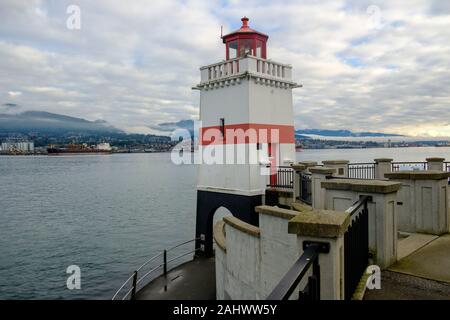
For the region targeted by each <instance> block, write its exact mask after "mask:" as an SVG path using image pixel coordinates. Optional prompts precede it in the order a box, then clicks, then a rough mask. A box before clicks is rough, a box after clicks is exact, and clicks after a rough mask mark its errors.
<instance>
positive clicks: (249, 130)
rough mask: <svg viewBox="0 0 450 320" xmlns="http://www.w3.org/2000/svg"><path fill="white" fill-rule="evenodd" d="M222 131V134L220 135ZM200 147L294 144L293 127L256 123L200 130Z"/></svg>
mask: <svg viewBox="0 0 450 320" xmlns="http://www.w3.org/2000/svg"><path fill="white" fill-rule="evenodd" d="M222 131H223V134H222ZM199 143H200V145H210V144H241V143H242V144H243V143H245V144H248V143H295V138H294V126H289V125H273V124H258V123H241V124H229V125H225V126H224V127H223V128H222V127H221V126H211V127H203V128H200V142H199Z"/></svg>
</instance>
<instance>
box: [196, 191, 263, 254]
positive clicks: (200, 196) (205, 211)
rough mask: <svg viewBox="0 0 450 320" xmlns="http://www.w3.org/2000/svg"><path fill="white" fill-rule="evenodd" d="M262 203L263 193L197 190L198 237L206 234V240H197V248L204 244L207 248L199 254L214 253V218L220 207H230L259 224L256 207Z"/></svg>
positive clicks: (251, 222)
mask: <svg viewBox="0 0 450 320" xmlns="http://www.w3.org/2000/svg"><path fill="white" fill-rule="evenodd" d="M261 204H262V195H254V196H244V195H239V194H230V193H221V192H211V191H203V190H198V191H197V220H196V233H195V234H196V238H201V235H204V240H197V241H196V246H195V247H196V248H198V247H200V245H204V248H205V250H204V251H202V252H200V253H199V254H202V255H205V256H212V255H213V218H214V213H215V212H216V210H217V209H218V208H220V207H224V208H226V209H228V210H229V211H230V212H231V213H232V214H233V216H235V217H236V218H238V219H240V220H242V221H244V222H247V223H250V224H252V225H255V226H257V225H258V214H257V213H256V212H255V207H256V206H259V205H261Z"/></svg>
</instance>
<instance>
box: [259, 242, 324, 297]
mask: <svg viewBox="0 0 450 320" xmlns="http://www.w3.org/2000/svg"><path fill="white" fill-rule="evenodd" d="M329 251H330V244H329V243H326V242H311V241H304V242H303V254H302V255H301V257H300V258H298V259H297V261H295V263H294V265H293V266H292V267H291V268H290V269H289V271H288V272H287V273H286V275H285V276H284V277H283V278H282V279H281V281H280V282H279V283H278V284H277V286H276V287H275V288H274V289H273V290H272V292H271V293H270V294H269V296H268V297H267V300H287V299H289V298H290V297H291V295H292V293H293V292H294V291H295V289H296V288H297V287H298V285H299V284H300V282H301V281H302V279H303V278H304V277H305V275H306V274H307V273H308V271H309V270H310V269H311V268H312V270H311V271H312V272H310V274H311V275H310V276H308V280H307V283H306V285H305V287H304V288H303V289H300V291H299V294H298V299H299V300H302V301H316V300H320V265H319V253H328V252H329Z"/></svg>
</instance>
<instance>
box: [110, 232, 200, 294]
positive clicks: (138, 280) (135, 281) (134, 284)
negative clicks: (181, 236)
mask: <svg viewBox="0 0 450 320" xmlns="http://www.w3.org/2000/svg"><path fill="white" fill-rule="evenodd" d="M197 240H200V238H195V239H191V240H188V241H184V242H181V243H178V244H176V245H174V246H173V247H170V248H169V249H165V250H163V251H161V252H160V253H158V254H157V255H154V256H153V257H151V258H150V259H148V260H147V261H145V262H144V263H143V264H142V265H141V266H140V267H139V268H137V269H136V270H135V271H134V272H133V273H132V274H131V275H130V276H129V277H128V279H127V280H125V282H124V283H123V284H122V285H121V286H120V288H119V289H118V290H117V291H116V293H115V294H114V296H113V297H112V299H111V300H117V299H118V297H119V294H120V293H121V292H123V291H124V290H126V289H128V290H127V291H126V292H125V295H123V296H122V298H120V299H121V300H125V299H127V297H130V299H134V297H135V295H136V292H138V291H139V290H138V286H140V285H141V286H140V287H141V288H142V287H143V286H144V285H142V281H144V279H146V278H147V277H148V276H149V275H150V274H152V273H154V272H156V271H157V270H160V268H162V274H161V275H166V274H167V271H168V269H167V265H168V264H169V263H170V262H173V261H175V260H178V259H180V258H183V257H185V256H187V255H189V254H193V253H195V252H197V251H200V250H202V247H199V248H194V249H193V250H190V251H188V252H185V253H182V254H179V255H177V256H175V257H174V258H171V259H167V254H168V253H169V252H171V251H173V250H174V249H177V248H179V247H181V246H184V245H186V244H188V243H191V242H194V241H197ZM158 258H161V259H162V262H161V263H159V264H157V265H156V266H153V267H151V268H150V270H147V271H146V272H145V270H144V268H145V267H146V266H148V265H149V264H150V262H153V261H155V260H157V259H158ZM142 272H145V273H144V275H142V276H141V277H139V273H142ZM130 284H131V287H127V285H130Z"/></svg>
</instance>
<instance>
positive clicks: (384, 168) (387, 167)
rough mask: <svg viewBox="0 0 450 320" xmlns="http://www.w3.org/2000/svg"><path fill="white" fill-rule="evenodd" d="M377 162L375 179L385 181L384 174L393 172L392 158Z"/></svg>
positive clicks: (377, 160)
mask: <svg viewBox="0 0 450 320" xmlns="http://www.w3.org/2000/svg"><path fill="white" fill-rule="evenodd" d="M373 161H375V179H384V174H385V173H388V172H391V171H392V159H391V158H378V159H374V160H373Z"/></svg>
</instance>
